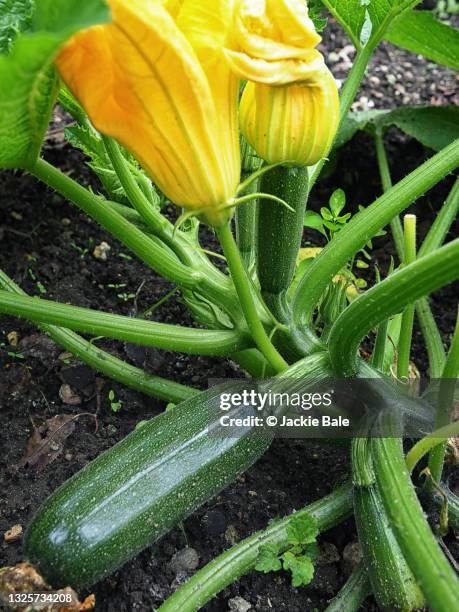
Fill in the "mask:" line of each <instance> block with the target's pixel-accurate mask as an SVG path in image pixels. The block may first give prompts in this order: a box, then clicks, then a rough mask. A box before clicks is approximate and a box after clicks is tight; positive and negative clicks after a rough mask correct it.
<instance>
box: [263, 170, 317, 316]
mask: <svg viewBox="0 0 459 612" xmlns="http://www.w3.org/2000/svg"><path fill="white" fill-rule="evenodd" d="M260 190H261V191H262V192H263V193H267V194H270V195H274V196H276V197H279V198H281V199H283V200H285V201H286V202H287V203H288V204H289V205H290V206H291V207H292V208H293V209H294V212H292V211H291V210H288V209H286V208H285V206H282V205H281V204H278V203H276V202H269V203H268V202H266V201H263V200H261V201H260V212H259V219H258V246H257V252H258V260H257V268H258V278H259V281H260V287H261V292H262V295H263V298H264V300H265V302H266V303H267V304H268V306H269V307H270V309H271V311H272V312H273V314H274V315H275V316H276V317H277V318H279V319H280V320H285V319H286V318H287V313H286V311H287V308H288V307H287V305H286V303H285V294H286V292H287V289H288V288H289V287H290V283H291V282H292V278H293V274H294V272H295V266H296V262H297V259H298V252H299V249H300V246H301V238H302V236H303V228H304V213H305V210H306V204H307V200H308V169H307V168H287V167H285V166H277V167H276V168H273V169H272V170H270V171H269V172H267V173H266V174H264V175H263V176H262V178H261V182H260Z"/></svg>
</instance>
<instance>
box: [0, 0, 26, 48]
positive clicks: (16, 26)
mask: <svg viewBox="0 0 459 612" xmlns="http://www.w3.org/2000/svg"><path fill="white" fill-rule="evenodd" d="M32 12H33V0H0V53H8V51H9V50H10V47H11V45H12V43H13V41H14V39H15V38H16V36H17V35H18V34H20V33H21V32H24V31H26V30H28V29H29V28H30V26H31V24H32Z"/></svg>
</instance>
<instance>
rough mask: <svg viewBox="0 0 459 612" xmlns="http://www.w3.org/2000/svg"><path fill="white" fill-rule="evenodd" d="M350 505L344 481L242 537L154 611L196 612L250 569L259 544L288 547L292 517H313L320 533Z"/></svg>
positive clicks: (349, 492) (340, 518)
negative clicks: (298, 508) (313, 500)
mask: <svg viewBox="0 0 459 612" xmlns="http://www.w3.org/2000/svg"><path fill="white" fill-rule="evenodd" d="M351 508H352V487H351V486H350V485H349V484H347V485H343V486H342V487H339V488H338V489H335V490H334V491H333V492H332V493H331V494H330V495H328V496H327V497H324V498H323V499H321V500H319V501H316V502H314V503H312V504H311V505H309V506H306V508H304V509H303V510H299V511H298V512H295V513H294V514H292V515H290V516H287V517H285V518H284V519H282V520H280V521H275V522H274V523H272V524H271V525H269V526H268V527H267V528H266V529H265V530H263V531H259V532H257V533H255V534H253V535H252V536H250V537H249V538H246V539H245V540H242V542H239V544H236V545H235V546H233V547H232V548H230V549H229V550H227V551H225V552H224V553H223V554H221V555H219V556H218V557H217V558H215V559H214V560H213V561H211V562H210V563H208V564H207V565H206V566H204V567H203V568H202V569H200V570H199V571H198V572H196V574H194V576H193V577H192V578H190V579H189V580H188V581H187V582H186V583H185V584H184V585H183V586H182V587H180V588H179V589H178V590H177V591H175V593H173V594H172V595H171V596H170V597H169V599H167V601H165V602H164V603H163V605H162V606H161V607H160V608H159V610H158V612H177V611H178V610H180V612H196V611H197V610H199V609H201V607H202V606H203V605H204V604H205V603H206V602H208V601H209V600H210V599H212V597H214V596H215V595H216V594H217V593H219V592H220V591H221V590H222V589H224V588H225V587H227V586H228V585H229V584H232V583H233V582H235V581H236V580H237V579H238V578H239V577H240V576H242V575H243V574H246V573H247V572H249V571H250V570H252V569H253V568H254V567H255V565H256V563H257V560H258V555H259V552H260V547H261V546H263V545H264V544H277V545H278V546H279V547H280V550H285V548H287V547H288V536H287V526H288V524H289V523H290V521H291V520H292V518H294V517H298V516H302V515H305V514H307V515H311V516H313V517H314V518H315V519H316V521H317V523H318V528H319V530H320V531H321V532H323V531H326V530H327V529H330V528H331V527H333V526H334V525H337V524H339V523H341V522H342V521H343V520H344V519H346V518H347V517H348V516H349V515H350V513H351Z"/></svg>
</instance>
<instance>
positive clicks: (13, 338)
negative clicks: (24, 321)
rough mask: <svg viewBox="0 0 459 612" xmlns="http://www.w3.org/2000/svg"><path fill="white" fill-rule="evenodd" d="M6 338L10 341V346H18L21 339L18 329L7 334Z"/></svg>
mask: <svg viewBox="0 0 459 612" xmlns="http://www.w3.org/2000/svg"><path fill="white" fill-rule="evenodd" d="M6 339H7V340H8V342H9V343H10V346H17V345H18V341H19V335H18V332H17V331H12V332H10V333H9V334H7V335H6Z"/></svg>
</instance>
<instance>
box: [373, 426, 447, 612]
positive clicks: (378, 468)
mask: <svg viewBox="0 0 459 612" xmlns="http://www.w3.org/2000/svg"><path fill="white" fill-rule="evenodd" d="M371 444H372V456H373V463H374V468H375V473H376V478H377V482H378V485H379V490H380V492H381V496H382V500H383V503H384V507H385V509H386V512H387V514H388V516H389V518H390V522H391V527H392V529H393V530H394V533H395V536H396V538H397V541H398V543H399V545H400V548H401V550H402V553H403V555H404V556H405V559H406V560H407V562H408V565H409V566H410V569H411V571H412V572H413V574H414V576H415V578H416V580H417V582H418V584H419V586H420V587H421V589H422V591H423V593H424V595H425V597H426V599H427V602H428V604H429V606H430V608H431V609H432V610H433V612H445V610H455V609H456V608H457V594H458V592H459V581H458V579H457V577H456V575H455V573H454V570H453V569H452V567H451V565H450V564H449V562H448V560H447V559H446V557H445V556H444V554H443V552H442V550H441V548H440V546H439V544H438V542H437V540H436V539H435V537H434V535H433V533H432V531H431V529H430V527H429V524H428V522H427V520H426V518H425V515H424V512H423V510H422V508H421V506H420V504H419V501H418V498H417V496H416V492H415V490H414V487H413V485H412V482H411V479H410V476H409V473H408V470H407V469H406V465H405V457H404V455H403V448H402V443H401V440H400V439H398V438H395V437H391V438H374V439H373V440H372V442H371Z"/></svg>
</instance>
